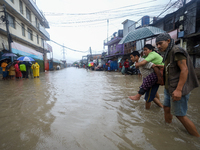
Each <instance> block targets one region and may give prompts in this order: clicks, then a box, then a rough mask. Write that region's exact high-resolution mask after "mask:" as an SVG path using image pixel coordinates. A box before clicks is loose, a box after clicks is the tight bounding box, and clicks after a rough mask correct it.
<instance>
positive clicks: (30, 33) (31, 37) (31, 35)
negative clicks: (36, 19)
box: [28, 28, 33, 41]
mask: <svg viewBox="0 0 200 150" xmlns="http://www.w3.org/2000/svg"><path fill="white" fill-rule="evenodd" d="M28 38H29V39H30V40H32V41H33V31H32V30H30V29H29V28H28Z"/></svg>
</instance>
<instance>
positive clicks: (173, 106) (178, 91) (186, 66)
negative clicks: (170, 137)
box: [156, 33, 200, 137]
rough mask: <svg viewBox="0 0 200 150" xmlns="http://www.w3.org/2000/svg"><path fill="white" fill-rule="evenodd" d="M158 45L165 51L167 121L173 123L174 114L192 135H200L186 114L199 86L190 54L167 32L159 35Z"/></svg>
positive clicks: (160, 49)
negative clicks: (193, 94)
mask: <svg viewBox="0 0 200 150" xmlns="http://www.w3.org/2000/svg"><path fill="white" fill-rule="evenodd" d="M156 45H157V48H158V49H159V51H161V52H165V55H164V58H163V62H164V64H165V65H164V67H165V68H164V76H165V91H164V114H165V121H166V122H167V123H171V122H172V115H174V116H176V117H177V118H178V120H179V121H180V122H181V123H182V124H183V126H184V127H185V128H186V130H187V131H188V132H189V133H190V134H191V135H194V136H196V137H200V135H199V133H198V132H197V129H196V127H195V125H194V123H193V122H192V121H191V120H190V119H189V118H188V117H187V116H186V113H187V108H188V105H187V104H188V100H189V96H190V92H191V91H192V90H193V89H194V88H196V87H198V86H199V83H198V80H197V77H196V74H195V72H194V68H193V65H192V62H191V60H190V58H189V55H188V53H187V52H186V51H185V50H184V49H182V48H181V47H178V46H176V45H174V40H173V39H172V38H171V37H170V35H169V34H167V33H162V34H160V35H158V36H157V38H156ZM171 113H172V114H171Z"/></svg>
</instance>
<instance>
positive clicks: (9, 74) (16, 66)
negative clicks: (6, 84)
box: [1, 59, 40, 80]
mask: <svg viewBox="0 0 200 150" xmlns="http://www.w3.org/2000/svg"><path fill="white" fill-rule="evenodd" d="M1 68H2V75H3V78H2V79H3V80H7V79H15V78H16V79H20V78H24V79H25V78H26V79H28V78H29V75H32V72H33V76H34V78H39V68H40V66H39V64H38V63H37V62H34V63H33V64H31V63H30V62H28V61H22V62H20V61H15V62H14V63H11V62H10V63H8V60H7V59H5V60H4V62H2V63H1ZM31 69H32V71H31Z"/></svg>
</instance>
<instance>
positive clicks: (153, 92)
mask: <svg viewBox="0 0 200 150" xmlns="http://www.w3.org/2000/svg"><path fill="white" fill-rule="evenodd" d="M158 88H159V85H158V84H154V85H153V86H152V87H151V88H149V89H148V90H147V91H146V94H145V97H144V99H145V100H146V102H148V103H149V102H152V101H153V100H154V98H155V96H156V93H157V91H158Z"/></svg>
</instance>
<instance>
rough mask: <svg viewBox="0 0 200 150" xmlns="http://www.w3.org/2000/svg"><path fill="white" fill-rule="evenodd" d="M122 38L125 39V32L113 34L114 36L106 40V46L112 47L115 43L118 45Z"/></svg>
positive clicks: (120, 31) (119, 31)
mask: <svg viewBox="0 0 200 150" xmlns="http://www.w3.org/2000/svg"><path fill="white" fill-rule="evenodd" d="M122 38H123V30H118V32H115V33H113V35H112V36H110V37H108V38H107V39H105V40H104V45H111V44H113V43H117V42H119V41H120V40H121V39H122Z"/></svg>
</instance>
